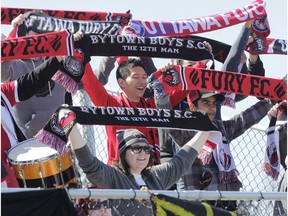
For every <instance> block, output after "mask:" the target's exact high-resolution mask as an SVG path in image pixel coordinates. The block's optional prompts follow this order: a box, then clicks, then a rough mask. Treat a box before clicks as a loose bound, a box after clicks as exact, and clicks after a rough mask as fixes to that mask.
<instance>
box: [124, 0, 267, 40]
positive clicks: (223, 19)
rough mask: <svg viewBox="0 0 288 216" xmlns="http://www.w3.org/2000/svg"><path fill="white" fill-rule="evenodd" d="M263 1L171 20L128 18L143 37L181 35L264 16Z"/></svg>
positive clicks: (219, 27) (220, 27)
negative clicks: (194, 16)
mask: <svg viewBox="0 0 288 216" xmlns="http://www.w3.org/2000/svg"><path fill="white" fill-rule="evenodd" d="M265 4H266V3H265V2H264V1H263V0H256V1H254V2H252V3H250V4H249V5H246V6H243V7H240V8H237V9H234V10H231V11H228V12H226V13H219V14H217V13H215V14H213V15H210V16H205V17H200V18H192V19H182V20H173V21H144V20H130V23H129V25H130V26H131V27H132V28H133V29H134V30H136V31H137V34H138V35H140V36H144V37H157V36H183V35H190V34H197V33H203V32H210V31H214V30H218V29H222V28H226V27H229V26H233V25H236V24H239V23H243V22H246V21H249V20H253V19H255V18H257V17H258V16H260V15H261V16H265V15H267V14H266V11H265Z"/></svg>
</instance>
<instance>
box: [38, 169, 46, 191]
mask: <svg viewBox="0 0 288 216" xmlns="http://www.w3.org/2000/svg"><path fill="white" fill-rule="evenodd" d="M38 171H39V175H40V177H41V182H42V186H43V188H46V185H45V182H44V178H43V173H42V167H41V166H40V164H39V166H38Z"/></svg>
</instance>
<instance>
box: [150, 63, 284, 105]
mask: <svg viewBox="0 0 288 216" xmlns="http://www.w3.org/2000/svg"><path fill="white" fill-rule="evenodd" d="M153 75H154V76H155V77H156V78H157V79H158V80H159V81H160V82H161V84H162V85H163V87H164V89H165V92H167V93H169V92H172V91H174V90H195V89H197V90H206V91H217V92H230V93H236V94H242V95H250V96H257V97H262V98H269V99H272V100H276V101H281V100H286V99H287V86H286V84H285V83H284V82H283V80H282V79H275V78H268V77H262V76H255V75H248V74H239V73H234V72H228V71H218V70H211V69H201V68H193V67H181V66H176V65H174V66H173V68H171V69H169V70H166V71H165V72H162V71H161V70H158V71H156V72H155V73H154V74H153Z"/></svg>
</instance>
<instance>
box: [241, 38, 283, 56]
mask: <svg viewBox="0 0 288 216" xmlns="http://www.w3.org/2000/svg"><path fill="white" fill-rule="evenodd" d="M246 51H248V52H249V53H251V54H253V55H259V54H277V55H287V40H283V39H275V38H259V37H256V38H254V41H253V42H252V43H250V44H249V45H248V46H247V47H246Z"/></svg>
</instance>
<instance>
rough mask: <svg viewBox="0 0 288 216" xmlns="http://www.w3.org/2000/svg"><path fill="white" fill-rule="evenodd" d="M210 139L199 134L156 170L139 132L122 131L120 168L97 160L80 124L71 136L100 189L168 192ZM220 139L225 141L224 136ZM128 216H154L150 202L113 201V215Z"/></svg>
mask: <svg viewBox="0 0 288 216" xmlns="http://www.w3.org/2000/svg"><path fill="white" fill-rule="evenodd" d="M213 133H215V132H213ZM216 133H217V132H216ZM211 134H212V133H211ZM217 134H218V133H217ZM209 135H210V132H209V131H208V132H198V133H197V134H196V135H195V136H194V137H193V138H192V139H191V140H189V141H188V142H187V143H186V145H184V146H183V148H182V149H180V150H179V152H178V154H176V155H175V156H174V157H173V159H172V160H170V161H169V162H167V163H162V164H160V165H153V166H147V165H148V164H149V160H150V159H151V157H150V153H151V151H152V145H150V144H149V143H148V141H147V138H146V137H145V136H144V134H143V133H141V132H140V131H139V130H137V129H126V130H121V131H118V133H117V139H118V142H119V155H120V164H119V165H117V166H111V165H108V164H105V163H103V162H102V161H100V160H99V159H97V158H96V157H93V155H92V154H91V152H90V150H89V147H88V146H87V144H86V143H85V141H84V139H83V138H82V136H81V134H80V132H79V130H78V128H77V124H76V125H75V126H74V127H73V128H72V130H71V132H70V134H69V143H70V144H71V147H72V149H73V150H74V152H75V155H76V157H77V159H78V161H79V166H80V167H81V168H82V170H83V171H84V173H85V174H86V176H87V179H88V180H89V181H90V182H91V184H93V185H95V186H97V187H102V188H106V189H135V190H139V189H143V187H144V188H147V189H149V190H167V189H168V188H169V187H171V185H173V184H175V183H176V182H177V181H178V180H179V178H180V177H181V176H183V175H184V174H185V173H186V172H187V171H188V169H189V167H191V165H192V163H193V161H194V159H195V158H196V157H197V155H198V153H199V151H200V150H201V149H202V147H203V145H204V143H205V142H206V140H207V139H208V137H209ZM219 139H221V136H220V133H219ZM149 207H150V208H149ZM127 212H129V215H152V208H151V204H150V201H149V200H148V201H145V202H140V201H139V200H136V199H134V200H125V199H121V200H112V214H113V215H114V214H116V215H124V214H125V213H127Z"/></svg>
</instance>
